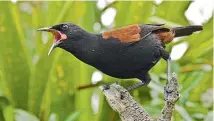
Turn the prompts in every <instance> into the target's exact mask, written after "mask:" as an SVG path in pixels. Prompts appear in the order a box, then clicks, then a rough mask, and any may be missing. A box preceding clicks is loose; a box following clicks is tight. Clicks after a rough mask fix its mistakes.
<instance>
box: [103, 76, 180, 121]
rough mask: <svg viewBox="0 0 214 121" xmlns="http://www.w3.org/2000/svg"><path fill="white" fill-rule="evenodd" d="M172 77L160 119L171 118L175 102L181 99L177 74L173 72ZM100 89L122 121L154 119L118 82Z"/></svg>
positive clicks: (163, 120) (152, 120)
mask: <svg viewBox="0 0 214 121" xmlns="http://www.w3.org/2000/svg"><path fill="white" fill-rule="evenodd" d="M171 77H172V78H171V80H170V82H169V83H168V84H166V86H165V87H164V100H165V105H164V107H163V109H162V112H161V116H160V117H159V118H158V121H170V120H171V117H172V112H173V110H174V106H175V103H176V102H177V100H178V99H179V92H178V82H177V76H176V74H175V73H173V74H172V76H171ZM100 89H101V90H102V91H103V93H104V95H105V96H106V99H107V101H108V103H109V105H110V106H111V107H112V109H113V110H115V111H116V112H118V113H119V115H120V118H121V120H122V121H154V119H153V118H152V117H151V116H150V115H149V114H148V113H147V112H146V111H145V110H144V109H143V107H142V106H141V105H140V104H138V103H137V102H136V101H135V100H134V99H133V97H132V96H131V95H130V94H129V92H128V91H127V90H126V89H125V88H123V87H121V86H120V85H118V84H117V83H114V84H111V85H104V86H100Z"/></svg>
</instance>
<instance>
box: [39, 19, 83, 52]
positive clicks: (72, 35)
mask: <svg viewBox="0 0 214 121" xmlns="http://www.w3.org/2000/svg"><path fill="white" fill-rule="evenodd" d="M37 30H38V31H46V32H50V33H52V34H53V36H54V40H53V44H52V46H51V48H50V50H49V52H48V55H50V53H51V52H52V51H53V50H54V48H56V47H60V46H62V45H65V44H68V43H69V42H70V43H71V41H75V40H77V39H78V37H80V36H81V33H82V31H83V30H82V29H81V28H80V27H79V26H77V25H75V24H73V23H62V24H57V25H53V26H51V27H44V28H39V29H37Z"/></svg>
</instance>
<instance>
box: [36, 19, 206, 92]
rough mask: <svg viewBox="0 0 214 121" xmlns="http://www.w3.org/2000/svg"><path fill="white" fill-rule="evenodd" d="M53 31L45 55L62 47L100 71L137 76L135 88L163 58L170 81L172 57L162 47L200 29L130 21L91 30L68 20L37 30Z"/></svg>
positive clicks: (144, 83)
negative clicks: (113, 27) (51, 41)
mask: <svg viewBox="0 0 214 121" xmlns="http://www.w3.org/2000/svg"><path fill="white" fill-rule="evenodd" d="M37 30H38V31H46V32H50V33H52V34H53V37H54V40H53V44H52V46H51V48H50V50H49V52H48V55H50V53H51V52H52V51H53V50H54V49H55V48H61V49H64V50H65V51H67V52H69V53H71V54H73V55H74V56H75V57H76V58H78V59H79V60H81V61H82V62H84V63H86V64H88V65H90V66H93V67H95V68H96V69H98V70H100V71H101V72H103V73H105V74H107V75H109V76H112V77H115V78H120V79H131V78H137V79H139V80H140V83H137V84H134V85H131V86H130V87H128V88H127V90H128V91H131V90H134V89H136V88H139V87H141V86H144V85H148V84H149V82H150V81H151V77H150V75H149V70H150V69H151V68H152V67H153V66H155V64H156V63H157V62H158V61H159V60H160V59H161V58H162V59H164V60H165V61H166V62H167V72H166V73H167V82H169V81H170V73H171V57H170V53H169V52H167V51H166V50H165V47H166V45H167V44H169V43H170V42H171V41H172V40H173V39H174V38H176V37H182V36H189V35H191V34H193V33H194V32H197V31H201V30H203V27H202V26H200V25H190V26H181V27H174V28H167V27H165V26H164V24H130V25H125V26H122V27H119V28H115V29H111V30H107V31H105V32H102V33H92V32H88V31H86V30H85V29H83V28H81V27H80V26H78V25H77V24H74V23H71V22H67V23H60V24H56V25H53V26H50V27H43V28H39V29H37Z"/></svg>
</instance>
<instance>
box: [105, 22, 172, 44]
mask: <svg viewBox="0 0 214 121" xmlns="http://www.w3.org/2000/svg"><path fill="white" fill-rule="evenodd" d="M162 25H164V24H142V25H139V24H133V25H128V26H124V27H121V28H117V29H113V30H109V31H106V32H104V33H103V34H102V37H103V38H104V39H106V40H107V39H109V38H115V39H117V40H119V41H120V42H121V43H133V42H138V41H140V40H143V38H145V37H147V36H148V35H150V34H151V33H153V32H155V33H157V34H158V33H159V34H160V33H161V34H163V33H166V32H169V31H170V29H168V28H165V27H162ZM157 37H158V36H157ZM157 39H164V38H161V37H159V38H157Z"/></svg>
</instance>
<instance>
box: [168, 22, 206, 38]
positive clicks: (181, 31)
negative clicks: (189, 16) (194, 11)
mask: <svg viewBox="0 0 214 121" xmlns="http://www.w3.org/2000/svg"><path fill="white" fill-rule="evenodd" d="M172 30H173V31H175V37H181V36H188V35H191V34H192V33H193V32H196V31H201V30H203V27H202V26H197V25H195V26H185V27H175V28H172Z"/></svg>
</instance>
